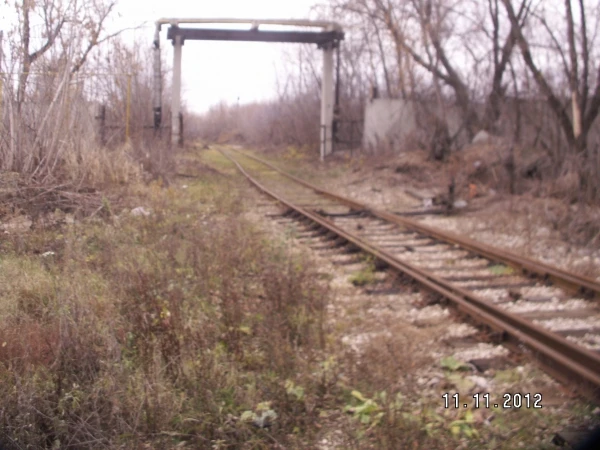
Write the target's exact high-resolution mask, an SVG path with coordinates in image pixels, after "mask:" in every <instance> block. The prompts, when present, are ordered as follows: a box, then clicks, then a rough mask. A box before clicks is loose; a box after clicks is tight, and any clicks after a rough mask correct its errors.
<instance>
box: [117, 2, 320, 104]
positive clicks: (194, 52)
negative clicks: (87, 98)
mask: <svg viewBox="0 0 600 450" xmlns="http://www.w3.org/2000/svg"><path fill="white" fill-rule="evenodd" d="M317 3H319V2H317V1H315V0H287V1H286V0H213V1H196V2H191V1H189V0H187V1H186V0H120V1H119V4H118V8H117V15H115V18H114V23H113V24H112V25H111V27H115V28H126V27H134V26H136V25H139V24H141V23H144V22H146V26H144V27H143V28H142V29H138V30H136V31H135V32H131V33H127V34H125V35H124V36H123V38H124V39H125V40H126V41H127V42H133V41H134V39H137V40H141V41H142V42H143V41H146V42H147V43H148V45H149V46H150V45H151V44H152V41H153V38H154V22H155V21H156V20H157V19H159V18H173V17H176V18H240V19H245V18H251V19H306V18H311V14H310V9H311V7H312V6H313V5H315V4H317ZM321 3H322V2H321ZM313 18H314V17H313ZM182 26H187V25H182ZM189 26H193V25H189ZM227 27H228V26H227V25H223V28H227ZM167 29H168V26H163V28H162V30H163V31H162V33H161V49H162V51H163V52H165V53H166V55H165V56H166V57H167V61H168V63H169V66H170V65H171V64H172V45H171V42H170V41H167V40H166V33H167ZM296 45H297V44H296ZM289 46H294V44H272V43H271V44H270V43H263V42H216V41H186V42H185V44H184V46H183V63H182V65H183V75H182V76H183V92H182V98H183V100H184V102H185V104H186V105H187V106H188V107H189V108H190V109H191V110H193V111H197V112H202V111H205V110H206V109H208V108H209V107H210V106H211V105H214V104H217V103H219V102H220V101H226V102H228V103H233V104H235V103H236V102H237V99H238V97H239V99H240V103H247V102H251V101H254V100H262V99H268V98H273V97H275V95H276V93H277V90H276V79H277V71H279V72H280V73H281V72H282V67H283V65H284V61H282V51H283V49H284V48H286V47H287V48H290V47H289ZM319 54H320V52H317V50H316V46H315V56H316V57H318V56H319Z"/></svg>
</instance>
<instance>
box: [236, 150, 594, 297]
mask: <svg viewBox="0 0 600 450" xmlns="http://www.w3.org/2000/svg"><path fill="white" fill-rule="evenodd" d="M232 150H233V151H235V152H238V153H240V154H241V155H244V156H245V157H247V158H250V159H254V160H255V161H258V162H260V163H262V164H264V165H266V166H267V167H269V168H271V169H273V170H275V171H276V172H278V173H280V174H281V175H283V176H285V177H288V178H290V179H292V180H294V181H296V182H297V183H299V184H301V185H303V186H305V187H307V188H309V189H312V190H314V191H315V192H317V193H319V194H322V195H324V196H326V197H329V198H331V199H333V200H337V201H339V202H341V203H344V204H346V205H347V206H349V207H351V208H353V209H358V210H364V211H368V212H369V213H371V214H372V215H373V216H375V217H379V218H380V219H383V220H386V221H388V222H393V223H396V224H398V225H402V226H404V227H406V228H409V229H412V230H415V231H419V232H421V233H424V234H427V235H429V236H431V237H434V238H436V239H438V240H440V241H444V242H447V243H449V244H456V245H458V246H460V247H463V248H465V249H467V250H469V251H471V252H473V253H476V254H478V255H480V256H483V257H485V258H487V259H490V260H493V261H496V262H501V263H503V264H506V265H508V266H510V267H512V268H513V269H516V270H519V271H520V272H522V273H523V274H524V275H531V274H534V275H537V276H539V277H541V278H542V279H544V280H547V281H550V282H552V283H553V284H555V285H557V286H560V287H562V288H564V289H566V290H568V291H570V292H572V293H578V294H582V295H584V296H587V297H592V298H595V299H600V283H598V282H596V281H595V280H593V279H592V278H589V277H584V276H581V275H577V274H574V273H570V272H567V271H565V270H562V269H559V268H557V267H553V266H549V265H548V264H544V263H542V262H540V261H536V260H534V259H531V258H527V257H525V256H520V255H516V254H514V253H511V252H508V251H506V250H502V249H499V248H496V247H492V246H491V245H487V244H483V243H481V242H478V241H475V240H474V239H470V238H468V237H465V236H459V235H457V234H455V233H451V232H448V231H441V230H438V229H436V228H434V227H430V226H427V225H423V224H422V223H419V222H418V221H416V220H412V219H409V218H406V217H401V216H398V215H396V214H391V213H388V212H386V211H382V210H378V209H376V208H371V207H370V206H368V205H365V204H363V203H359V202H357V201H355V200H352V199H349V198H346V197H342V196H341V195H338V194H335V193H333V192H330V191H327V190H325V189H322V188H320V187H318V186H314V185H312V184H310V183H308V182H306V181H304V180H302V179H301V178H298V177H296V176H294V175H292V174H289V173H287V172H284V171H283V170H281V169H279V168H278V167H276V166H274V165H273V164H271V163H270V162H268V161H265V160H263V159H261V158H258V157H256V156H254V155H249V154H247V153H244V152H240V151H239V150H235V149H232Z"/></svg>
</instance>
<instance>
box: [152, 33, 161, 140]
mask: <svg viewBox="0 0 600 450" xmlns="http://www.w3.org/2000/svg"><path fill="white" fill-rule="evenodd" d="M153 51H154V86H153V91H154V98H153V101H152V106H153V111H154V131H155V132H158V131H159V130H160V126H161V122H162V70H161V67H160V25H157V26H156V32H155V34H154V47H153Z"/></svg>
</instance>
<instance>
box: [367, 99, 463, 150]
mask: <svg viewBox="0 0 600 450" xmlns="http://www.w3.org/2000/svg"><path fill="white" fill-rule="evenodd" d="M428 109H429V110H431V109H432V108H431V107H428ZM428 116H429V114H425V112H424V110H423V111H421V113H420V112H419V105H418V104H417V103H416V102H415V101H413V100H403V99H392V98H375V99H371V100H370V101H368V102H367V104H366V107H365V125H364V132H363V148H365V149H367V150H370V151H377V150H380V149H396V150H399V149H402V148H404V147H406V145H408V144H409V141H412V142H414V141H415V139H417V140H418V139H419V138H426V136H421V135H422V134H424V133H426V131H425V130H427V129H428V128H432V130H433V126H431V127H428V126H427V124H426V123H424V122H425V121H426V120H430V121H431V117H428ZM437 116H438V117H439V118H441V117H444V116H445V117H446V118H445V120H446V122H447V124H448V130H449V132H450V135H454V134H456V133H458V132H459V130H460V126H461V120H460V115H459V114H458V112H457V111H456V110H453V109H449V110H447V111H446V112H445V114H444V112H442V111H439V113H438V114H437ZM431 125H432V124H431Z"/></svg>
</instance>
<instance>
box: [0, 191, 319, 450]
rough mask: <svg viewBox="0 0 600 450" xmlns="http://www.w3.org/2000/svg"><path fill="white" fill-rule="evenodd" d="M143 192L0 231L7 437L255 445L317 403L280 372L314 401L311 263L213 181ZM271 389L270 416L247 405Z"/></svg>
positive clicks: (89, 443)
mask: <svg viewBox="0 0 600 450" xmlns="http://www.w3.org/2000/svg"><path fill="white" fill-rule="evenodd" d="M136 194H137V196H136V197H137V198H138V201H142V202H144V207H145V208H146V209H147V211H150V210H151V211H152V213H151V216H148V217H146V216H144V215H140V216H135V215H132V214H130V213H129V212H128V211H127V210H124V211H123V212H121V213H120V214H119V215H118V216H117V215H114V214H115V213H116V211H113V215H110V216H108V215H107V216H106V218H105V219H104V220H96V221H94V220H91V221H85V222H81V223H80V222H76V223H75V224H71V225H69V226H66V227H64V228H59V229H40V230H38V231H36V232H34V233H31V234H28V235H19V234H11V235H10V236H7V237H5V238H3V239H2V244H1V245H2V248H1V250H0V251H1V256H0V267H1V269H0V278H1V281H0V286H1V290H2V294H1V296H0V297H1V298H2V301H1V302H0V336H1V338H0V340H1V341H2V342H0V378H1V382H0V395H1V396H2V398H3V402H2V406H1V407H0V430H2V433H1V434H0V442H2V443H3V444H4V445H8V446H9V448H10V445H11V444H12V446H14V447H15V448H21V447H33V448H43V447H47V448H50V447H52V448H59V447H60V448H68V447H77V448H83V447H87V448H100V447H104V448H107V447H111V448H114V447H115V446H119V445H125V446H126V447H132V446H136V445H139V444H141V443H143V442H153V443H154V444H153V445H158V446H165V447H171V446H173V445H175V444H177V443H178V442H183V443H187V444H188V445H191V446H195V447H203V448H206V447H210V446H213V447H212V448H225V447H228V448H229V447H231V445H234V443H236V442H237V443H238V444H236V445H239V446H241V447H242V448H257V447H256V446H257V445H258V446H259V447H261V446H264V445H267V443H268V442H271V443H272V442H276V441H282V442H288V444H293V442H294V441H295V439H294V438H293V433H292V431H293V430H294V428H298V430H301V432H302V433H308V434H310V426H312V425H313V424H314V421H315V419H316V416H315V409H314V407H313V408H312V410H307V409H306V403H305V401H300V400H304V399H298V398H297V396H296V397H294V396H290V395H289V394H288V393H287V391H286V383H285V381H286V380H289V381H288V383H296V384H298V385H299V386H303V389H305V392H306V394H304V395H305V396H306V398H309V399H310V400H311V401H312V402H316V401H317V399H318V387H319V384H320V380H319V378H318V377H313V376H311V375H310V371H308V370H307V368H308V367H309V366H311V365H312V364H315V363H316V362H317V361H318V360H319V358H320V352H321V351H322V349H323V332H324V329H323V327H324V322H323V321H324V318H325V316H324V308H325V304H326V299H327V297H326V292H325V289H324V288H323V287H322V286H320V285H319V284H318V283H317V282H316V281H315V278H314V277H313V276H312V275H311V269H310V268H309V267H308V265H307V264H306V263H305V262H304V261H303V260H302V258H300V257H294V258H291V259H290V258H289V257H288V256H287V255H286V254H285V252H284V251H283V250H282V249H281V248H280V247H278V246H277V245H276V243H270V242H267V241H265V240H264V239H261V238H260V235H258V234H257V232H256V231H253V229H252V227H251V226H250V225H249V224H248V223H246V222H244V221H243V220H241V219H240V218H239V216H238V214H237V212H238V211H239V204H238V202H237V200H236V199H235V197H234V196H231V195H228V194H218V193H217V192H215V190H214V186H212V185H211V183H206V182H202V183H200V182H198V183H195V184H194V185H192V186H190V187H189V188H188V189H187V190H186V191H185V192H181V191H177V190H174V189H163V188H161V187H160V186H159V185H158V184H153V185H151V186H150V187H149V188H139V190H138V191H137V192H136ZM184 194H185V195H184ZM198 202H202V203H203V204H204V205H205V206H204V207H201V208H200V212H199V211H198ZM199 214H200V215H199ZM264 402H270V403H269V404H270V408H272V410H273V411H274V412H275V413H276V414H277V419H276V421H275V422H274V423H273V424H272V427H270V428H269V429H267V428H266V425H264V424H263V425H264V426H263V428H261V427H258V428H257V424H256V423H253V422H252V421H250V422H249V423H247V422H245V421H244V420H241V419H240V417H241V416H242V415H243V412H244V411H254V410H256V409H257V408H258V409H260V408H261V407H260V405H261V404H264ZM246 417H247V416H246ZM259 425H260V424H259ZM289 433H292V437H288V436H287V435H288V434H289ZM260 442H263V444H260ZM19 446H21V447H19Z"/></svg>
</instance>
